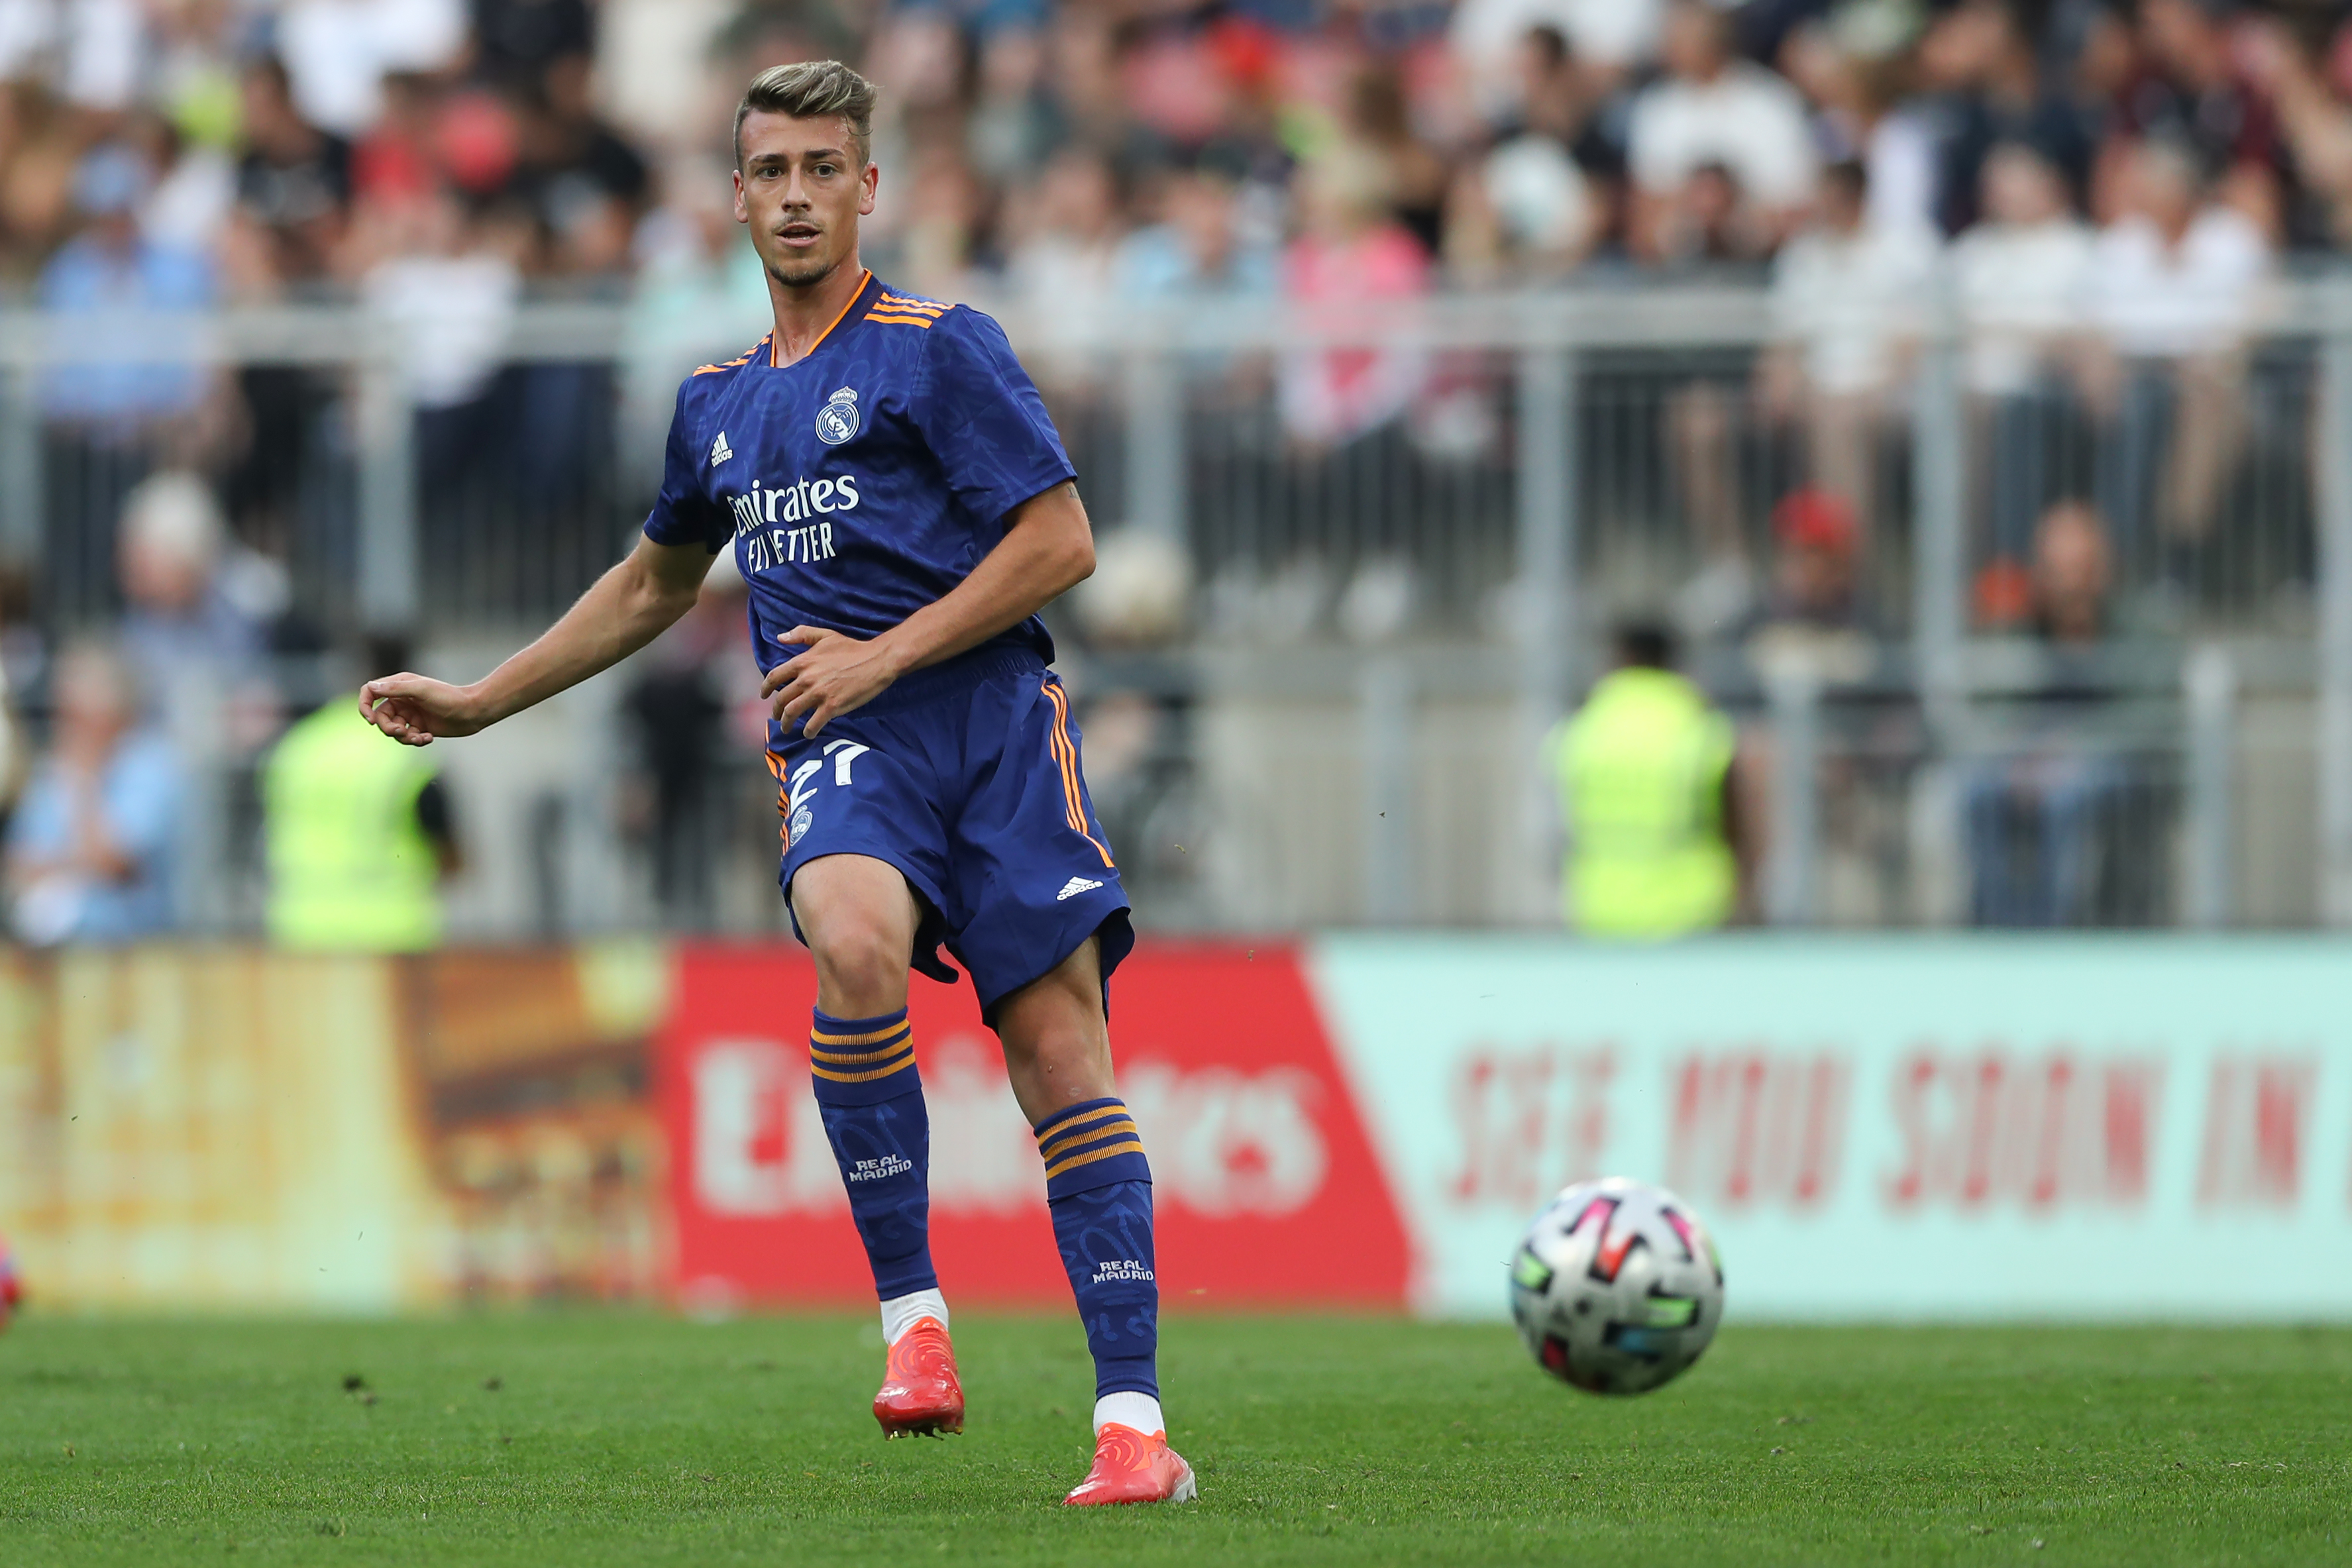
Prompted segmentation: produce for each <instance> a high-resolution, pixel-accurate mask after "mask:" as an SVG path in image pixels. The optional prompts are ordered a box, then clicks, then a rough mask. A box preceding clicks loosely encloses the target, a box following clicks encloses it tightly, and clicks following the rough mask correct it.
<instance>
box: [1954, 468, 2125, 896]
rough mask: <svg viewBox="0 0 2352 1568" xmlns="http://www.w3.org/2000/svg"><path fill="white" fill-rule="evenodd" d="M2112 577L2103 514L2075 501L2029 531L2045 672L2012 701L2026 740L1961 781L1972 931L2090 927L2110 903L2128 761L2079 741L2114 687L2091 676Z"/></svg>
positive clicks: (2035, 619)
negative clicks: (2108, 887) (2111, 851)
mask: <svg viewBox="0 0 2352 1568" xmlns="http://www.w3.org/2000/svg"><path fill="white" fill-rule="evenodd" d="M2112 578H2113V563H2112V558H2111V556H2110V553H2109V550H2108V547H2107V538H2106V532H2105V528H2103V527H2102V526H2101V523H2100V520H2099V516H2098V513H2097V512H2095V511H2094V510H2093V509H2092V508H2091V507H2089V506H2087V505H2085V504H2084V503H2083V502H2081V501H2062V502H2060V503H2058V504H2057V505H2055V506H2053V507H2051V508H2050V510H2049V512H2048V513H2047V514H2046V515H2045V516H2044V517H2042V523H2041V526H2040V528H2038V529H2037V531H2036V533H2035V535H2034V543H2033V573H2032V591H2033V607H2032V618H2031V621H2030V623H2029V630H2030V632H2031V633H2032V638H2033V642H2034V645H2035V647H2036V648H2037V650H2038V651H2039V653H2040V655H2041V667H2040V670H2039V673H2038V675H2037V677H2036V678H2035V680H2034V681H2033V682H2032V685H2031V687H2030V689H2029V691H2028V694H2027V695H2026V696H2025V698H2024V700H2023V701H2021V702H2020V703H2018V704H2016V705H2013V718H2012V723H2014V724H2015V725H2017V726H2019V727H2021V731H2022V733H2021V736H2020V737H2019V739H2018V741H2017V742H2016V743H2015V744H2014V745H2013V747H2012V748H2011V750H2010V751H2009V752H2008V754H2007V755H2004V756H2000V757H1997V758H1989V759H1987V760H1985V761H1982V762H1979V763H1978V764H1976V765H1974V766H1973V768H1971V769H1970V771H1969V774H1968V776H1967V778H1966V780H1965V784H1964V789H1965V794H1966V800H1967V811H1968V833H1969V878H1970V887H1971V894H1970V899H1969V904H1970V913H1971V917H1972V918H1973V919H1974V921H1975V923H1976V924H1978V925H1997V926H2050V925H2088V924H2092V923H2094V922H2095V921H2096V920H2098V919H2099V918H2100V917H2101V914H2102V909H2103V906H2105V905H2110V904H2113V902H2114V900H2113V898H2112V897H2111V896H2109V895H2108V894H2107V893H2106V891H2105V889H2104V888H2103V884H2104V883H2108V882H2111V881H2112V880H2113V878H2112V877H2110V876H2108V875H2107V874H2106V873H2107V871H2108V869H2109V868H2107V867H2106V866H2105V863H2104V862H2105V861H2106V860H2107V859H2109V858H2110V857H2107V856H2105V854H2103V846H2104V845H2105V842H2107V841H2108V840H2109V839H2110V838H2111V837H2112V836H2114V831H2115V828H2116V823H2114V822H2113V821H2111V819H2112V818H2113V816H2114V814H2115V808H2116V805H2117V804H2118V803H2119V802H2120V801H2122V800H2123V799H2124V798H2125V796H2126V792H2127V790H2128V789H2129V787H2130V785H2131V783H2132V778H2131V773H2130V769H2129V768H2128V766H2127V764H2126V761H2125V760H2124V759H2122V758H2117V757H2116V756H2113V755H2111V754H2109V753H2106V752H2103V751H2101V750H2099V749H2097V747H2096V744H2095V740H2094V739H2092V737H2088V736H2087V735H2086V733H2085V731H2086V728H2087V726H2088V723H2089V721H2090V720H2091V719H2093V718H2094V717H2095V716H2096V714H2097V712H2098V710H2099V708H2100V707H2101V706H2103V704H2104V703H2105V700H2106V695H2107V694H2108V693H2109V692H2110V691H2111V689H2112V688H2111V686H2110V685H2109V683H2108V682H2106V681H2105V680H2104V679H2102V678H2101V676H2100V674H2099V671H2098V668H2097V664H2098V653H2099V650H2100V647H2101V644H2102V643H2103V641H2104V639H2105V637H2106V636H2107V635H2108V632H2109V620H2110V612H2109V606H2108V595H2109V589H2110V584H2111V581H2112ZM2086 742H2088V744H2086ZM2137 853H2141V854H2144V853H2145V850H2144V849H2142V850H2140V851H2137Z"/></svg>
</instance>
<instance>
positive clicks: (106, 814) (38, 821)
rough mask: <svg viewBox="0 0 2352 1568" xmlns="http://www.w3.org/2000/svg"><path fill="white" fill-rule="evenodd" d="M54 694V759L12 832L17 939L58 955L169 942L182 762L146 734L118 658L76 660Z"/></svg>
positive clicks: (43, 767) (63, 664)
mask: <svg viewBox="0 0 2352 1568" xmlns="http://www.w3.org/2000/svg"><path fill="white" fill-rule="evenodd" d="M50 691H51V695H52V700H53V703H54V708H55V715H56V716H55V723H54V733H53V736H52V738H51V742H50V745H49V748H48V750H47V753H46V754H45V755H44V756H43V757H42V758H40V760H39V761H38V762H37V763H36V764H35V765H34V768H33V773H32V777H31V778H30V779H29V780H28V781H27V782H26V787H25V793H24V797H23V799H22V800H20V801H19V802H18V804H17V808H16V814H15V815H14V816H13V817H12V818H11V819H10V821H9V823H8V889H9V894H10V896H11V898H12V900H13V901H14V902H13V912H14V919H15V926H16V935H17V936H18V937H19V938H20V939H21V940H23V941H26V942H28V943H31V944H33V945H34V946H54V945H56V944H58V943H64V942H128V941H133V940H136V939H137V938H139V937H142V936H157V935H160V934H162V933H163V932H165V931H168V930H169V929H170V928H171V925H172V917H173V908H172V881H173V878H172V865H171V859H172V849H173V842H174V841H175V839H176V836H177V833H176V830H177V828H178V826H179V818H180V804H181V800H182V797H183V794H184V779H183V778H182V774H181V768H180V766H179V763H178V760H177V759H176V758H174V757H173V753H172V749H171V747H169V746H168V745H166V744H165V743H164V741H163V739H162V738H161V737H158V736H156V735H153V734H152V733H148V732H144V731H142V730H141V729H140V728H139V727H138V713H139V705H138V702H137V698H136V694H135V692H134V689H133V687H132V685H131V671H130V670H129V669H128V668H127V667H126V666H125V665H124V664H123V662H122V660H121V656H120V655H118V654H117V653H114V652H113V651H112V650H111V649H110V648H107V647H105V646H103V645H102V644H99V643H81V644H78V645H76V646H74V647H71V648H68V650H67V651H66V653H64V654H63V655H62V656H61V657H59V659H58V664H57V669H56V673H55V675H54V678H53V680H52V682H51V686H50Z"/></svg>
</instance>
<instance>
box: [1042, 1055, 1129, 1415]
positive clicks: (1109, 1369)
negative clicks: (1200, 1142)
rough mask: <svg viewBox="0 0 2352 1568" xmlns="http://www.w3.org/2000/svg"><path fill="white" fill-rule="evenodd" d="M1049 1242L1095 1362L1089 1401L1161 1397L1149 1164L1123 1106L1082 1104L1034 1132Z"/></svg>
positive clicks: (1096, 1102)
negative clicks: (1056, 1249)
mask: <svg viewBox="0 0 2352 1568" xmlns="http://www.w3.org/2000/svg"><path fill="white" fill-rule="evenodd" d="M1035 1131H1036V1134H1037V1152H1038V1153H1039V1154H1041V1155H1044V1156H1045V1202H1046V1205H1047V1207H1050V1208H1051V1209H1052V1211H1053V1215H1054V1239H1055V1241H1056V1242H1057V1243H1059V1244H1060V1246H1061V1249H1062V1268H1063V1269H1064V1270H1066V1272H1067V1273H1068V1274H1069V1276H1070V1293H1071V1294H1072V1295H1074V1296H1076V1298H1077V1301H1078V1318H1079V1321H1080V1322H1083V1323H1084V1324H1085V1325H1086V1330H1087V1350H1088V1351H1089V1352H1091V1353H1092V1354H1093V1355H1094V1358H1095V1396H1096V1397H1097V1400H1099V1399H1101V1398H1102V1397H1103V1396H1106V1395H1112V1394H1140V1395H1145V1396H1150V1398H1152V1399H1154V1400H1157V1399H1158V1398H1159V1396H1160V1370H1159V1357H1160V1281H1159V1279H1158V1277H1157V1275H1156V1274H1155V1272H1154V1270H1155V1269H1156V1268H1157V1265H1156V1264H1155V1263H1154V1262H1153V1260H1152V1249H1151V1166H1150V1163H1149V1162H1147V1161H1146V1160H1145V1159H1144V1157H1143V1141H1142V1139H1141V1138H1139V1136H1137V1134H1136V1131H1135V1122H1134V1119H1133V1118H1132V1117H1130V1116H1129V1114H1128V1113H1127V1103H1126V1102H1125V1101H1123V1100H1118V1099H1116V1098H1113V1099H1103V1100H1088V1101H1087V1102H1085V1103H1082V1104H1077V1105H1073V1106H1070V1107H1069V1108H1068V1109H1067V1110H1064V1111H1057V1112H1055V1113H1054V1114H1053V1115H1051V1116H1048V1117H1046V1118H1045V1120H1044V1121H1042V1122H1040V1123H1038V1124H1037V1125H1036V1129H1035Z"/></svg>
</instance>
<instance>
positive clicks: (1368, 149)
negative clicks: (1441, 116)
mask: <svg viewBox="0 0 2352 1568" xmlns="http://www.w3.org/2000/svg"><path fill="white" fill-rule="evenodd" d="M1342 131H1343V134H1344V135H1345V136H1346V138H1347V140H1348V141H1350V142H1352V143H1353V144H1354V145H1355V146H1356V147H1357V148H1359V149H1360V150H1361V151H1362V152H1364V153H1365V154H1366V155H1368V156H1369V157H1370V158H1371V159H1373V160H1374V161H1376V162H1378V163H1379V164H1380V165H1381V184H1382V185H1383V186H1384V187H1385V188H1386V189H1387V191H1388V193H1389V194H1388V205H1389V215H1390V216H1391V218H1392V219H1394V220H1395V222H1396V223H1397V225H1399V226H1400V227H1402V229H1403V230H1404V232H1405V233H1407V234H1409V235H1412V237H1413V238H1414V239H1415V240H1416V241H1418V242H1419V243H1420V245H1421V247H1422V249H1423V251H1424V252H1427V253H1430V254H1435V252H1436V250H1437V247H1438V244H1439V241H1440V240H1441V238H1442V237H1443V234H1444V226H1445V190H1446V181H1447V177H1448V173H1449V171H1448V170H1447V168H1446V165H1445V162H1444V160H1443V159H1441V158H1439V157H1438V155H1437V154H1436V153H1435V152H1432V151H1430V149H1429V148H1428V147H1427V146H1425V145H1423V142H1422V141H1421V139H1420V137H1419V136H1417V135H1416V134H1415V133H1414V130H1413V124H1412V108H1411V106H1410V105H1409V104H1407V103H1406V101H1405V95H1404V82H1403V80H1402V78H1400V76H1399V75H1398V73H1397V71H1396V70H1395V68H1392V67H1383V68H1379V69H1372V70H1360V71H1358V72H1357V73H1356V74H1355V76H1354V78H1352V79H1350V80H1349V84H1348V97H1347V103H1346V113H1345V116H1344V118H1343V121H1342Z"/></svg>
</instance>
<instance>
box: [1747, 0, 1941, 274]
mask: <svg viewBox="0 0 2352 1568" xmlns="http://www.w3.org/2000/svg"><path fill="white" fill-rule="evenodd" d="M1862 16H1872V17H1874V18H1877V17H1883V18H1885V19H1884V20H1875V19H1874V20H1872V21H1868V22H1864V21H1860V20H1858V19H1857V18H1859V17H1862ZM1898 16H1900V13H1897V12H1895V11H1893V10H1891V9H1881V8H1872V7H1852V8H1848V9H1846V10H1843V11H1840V12H1838V13H1836V14H1834V15H1833V16H1832V19H1831V20H1830V21H1829V22H1828V23H1827V24H1811V25H1808V26H1802V27H1800V28H1798V29H1797V30H1796V31H1795V32H1793V33H1792V34H1790V37H1789V38H1788V41H1787V42H1786V43H1784V44H1783V45H1782V46H1781V47H1780V68H1781V70H1782V71H1783V73H1785V74H1786V75H1787V76H1788V78H1789V79H1790V82H1791V83H1793V84H1794V85H1795V87H1796V88H1797V89H1798V90H1799V91H1800V92H1801V93H1802V94H1804V96H1805V98H1806V99H1807V100H1808V101H1810V102H1811V104H1812V105H1813V106H1814V109H1815V111H1816V112H1815V114H1814V117H1813V136H1814V140H1815V141H1816V143H1817V144H1818V145H1819V146H1820V147H1821V149H1822V152H1823V153H1824V154H1825V155H1826V156H1827V157H1828V158H1829V159H1830V160H1831V161H1832V162H1849V161H1850V162H1856V163H1859V164H1861V165H1862V166H1863V168H1864V171H1865V172H1867V173H1868V175H1869V181H1868V183H1867V185H1866V187H1865V189H1866V191H1867V193H1868V197H1869V213H1868V221H1869V223H1870V225H1871V226H1872V227H1874V228H1891V229H1911V228H1918V227H1921V226H1924V225H1927V224H1931V223H1933V222H1934V221H1935V206H1936V162H1937V126H1936V124H1935V120H1934V117H1933V116H1932V115H1931V114H1929V113H1927V112H1926V111H1924V110H1922V109H1921V108H1919V107H1918V106H1916V105H1915V104H1913V103H1911V102H1910V101H1908V100H1907V99H1906V98H1905V92H1906V89H1907V88H1908V87H1909V85H1910V83H1909V74H1910V73H1909V56H1908V53H1907V49H1906V46H1907V44H1908V41H1909V30H1910V23H1909V20H1908V18H1907V17H1905V18H1902V19H1900V20H1897V19H1895V18H1896V17H1898Z"/></svg>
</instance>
